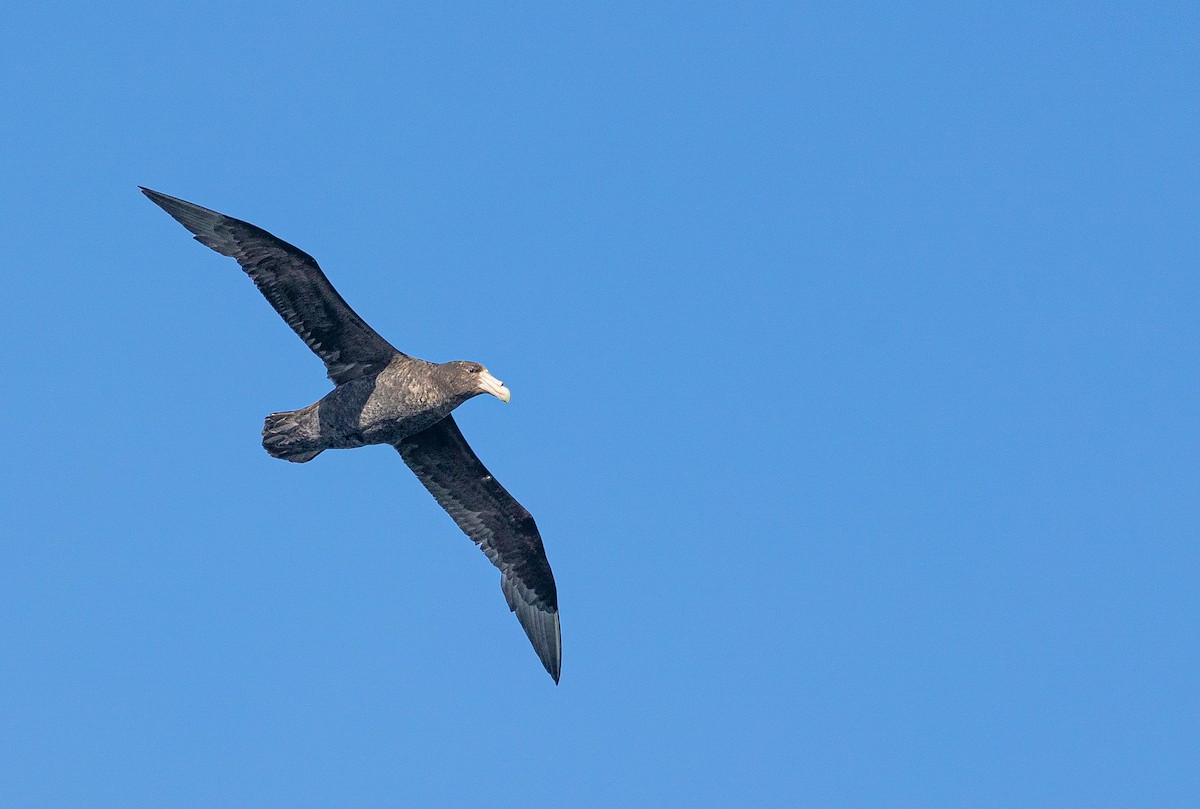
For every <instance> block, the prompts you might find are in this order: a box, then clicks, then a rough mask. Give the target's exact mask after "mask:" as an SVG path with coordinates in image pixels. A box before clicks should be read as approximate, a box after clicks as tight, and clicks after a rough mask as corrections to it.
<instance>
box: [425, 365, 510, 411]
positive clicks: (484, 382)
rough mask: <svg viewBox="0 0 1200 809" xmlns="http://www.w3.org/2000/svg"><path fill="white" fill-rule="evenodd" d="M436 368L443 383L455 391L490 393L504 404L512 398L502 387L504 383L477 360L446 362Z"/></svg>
mask: <svg viewBox="0 0 1200 809" xmlns="http://www.w3.org/2000/svg"><path fill="white" fill-rule="evenodd" d="M438 370H439V376H440V377H441V378H442V380H443V384H448V385H450V386H451V387H452V388H453V389H454V391H455V392H457V393H464V394H466V395H467V396H468V397H470V396H475V395H477V394H480V393H490V394H492V395H493V396H495V397H496V398H497V399H499V400H500V401H502V402H504V403H505V404H507V403H508V400H509V399H510V398H512V393H510V392H509V390H508V388H506V387H504V383H503V382H501V381H500V380H499V379H497V378H496V377H494V376H492V375H491V374H489V373H488V370H487V368H484V367H483V366H482V365H480V364H479V363H477V362H464V361H462V360H458V361H455V362H447V363H443V364H442V365H440V366H439V368H438Z"/></svg>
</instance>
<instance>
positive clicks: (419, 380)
mask: <svg viewBox="0 0 1200 809" xmlns="http://www.w3.org/2000/svg"><path fill="white" fill-rule="evenodd" d="M142 192H143V193H144V194H145V195H146V196H147V197H149V198H150V199H151V200H152V201H153V202H154V203H155V204H157V205H158V206H159V207H161V208H162V209H163V210H165V211H166V212H167V213H169V214H170V215H171V216H172V217H174V218H175V219H176V220H177V221H178V222H179V223H180V224H182V225H183V226H184V227H185V228H187V229H188V230H189V231H191V232H192V234H194V235H195V237H196V240H197V241H199V242H200V243H201V244H204V245H206V246H207V247H211V248H212V249H213V250H216V251H217V252H218V253H221V254H223V255H226V256H231V257H233V258H234V259H236V260H237V262H238V264H240V265H241V267H242V269H243V270H245V271H246V274H247V275H249V276H250V278H251V279H253V281H254V283H255V285H256V286H257V287H258V289H259V291H261V292H262V294H263V295H264V296H265V297H266V299H267V300H268V301H270V303H271V305H272V306H273V307H275V310H276V311H277V312H279V314H280V315H281V316H282V317H283V319H284V320H285V321H286V322H287V324H288V325H289V326H291V327H292V330H293V331H295V332H296V334H298V335H299V336H300V338H301V339H302V340H304V342H305V343H306V344H307V345H308V347H309V348H311V349H312V350H313V351H314V352H315V353H316V354H317V356H318V357H320V358H321V360H322V361H323V362H324V363H325V367H326V370H327V372H328V376H329V379H330V380H331V381H332V382H333V384H334V386H335V387H334V389H333V390H332V391H330V393H329V394H327V395H326V396H324V397H323V398H322V399H321V400H320V401H317V402H314V403H313V404H311V405H309V406H308V407H303V408H300V409H299V410H293V411H288V412H285V413H272V414H271V415H269V416H267V419H266V423H265V425H264V428H263V446H264V447H265V448H266V450H267V452H269V453H270V454H271V455H272V456H274V457H277V458H283V459H285V460H289V461H293V462H297V463H304V462H306V461H309V460H312V459H313V458H315V457H316V456H317V455H319V454H320V453H321V452H323V451H324V450H326V449H341V448H348V447H358V446H363V445H366V444H383V443H386V444H392V445H393V446H395V447H396V449H397V450H398V451H399V452H400V456H401V457H402V458H403V459H404V462H405V463H406V464H408V466H409V468H411V469H412V470H413V472H415V473H416V475H417V478H418V479H419V480H420V481H421V483H423V484H424V485H425V488H427V489H428V490H429V491H430V493H431V494H433V496H434V498H435V499H436V500H437V501H438V503H440V504H441V505H442V507H443V508H445V509H446V511H447V512H448V513H449V514H450V516H451V517H452V518H453V519H454V521H455V522H456V523H457V524H458V526H459V528H461V529H462V530H463V532H464V533H466V535H467V536H468V537H470V538H471V539H472V540H473V541H474V542H475V544H476V545H478V546H479V548H480V549H481V550H482V551H483V552H484V553H485V554H486V555H487V557H488V559H490V560H491V561H492V564H494V565H495V566H496V567H498V568H500V572H501V576H500V584H501V589H502V590H503V592H504V597H505V599H506V600H507V601H508V606H509V608H510V609H511V610H512V611H513V612H515V613H516V615H517V619H518V620H519V621H520V622H521V626H522V627H523V628H524V629H525V633H526V634H527V635H528V636H529V640H530V641H531V642H532V643H533V648H534V650H535V651H536V652H537V654H538V657H539V658H540V659H541V661H542V664H543V665H544V666H545V667H546V671H548V672H549V673H550V676H551V677H553V678H554V681H555V682H558V678H559V673H560V670H561V666H562V640H561V635H560V629H559V618H558V596H557V591H556V588H555V585H554V574H553V573H552V572H551V570H550V563H549V561H548V560H547V559H546V552H545V549H544V548H543V547H542V538H541V535H540V534H539V533H538V530H537V525H536V524H535V523H534V521H533V517H532V516H531V515H530V514H529V512H528V511H526V510H525V508H524V507H523V506H522V505H521V504H520V503H518V502H517V501H516V499H515V498H513V496H512V495H510V494H509V493H508V491H507V490H505V488H504V487H503V486H501V485H500V483H499V482H498V481H496V479H495V478H493V477H492V475H491V474H490V473H489V472H488V470H487V468H486V467H485V466H484V465H483V464H482V463H481V462H480V460H479V458H478V457H476V455H475V453H474V452H473V451H472V450H471V447H470V446H469V445H468V444H467V441H466V439H465V438H463V435H462V433H461V432H460V431H459V429H458V425H457V424H455V422H454V419H453V417H452V416H451V415H450V411H452V410H453V409H454V408H455V407H458V405H460V404H462V402H464V401H466V400H467V399H469V398H471V397H472V396H476V395H478V394H480V393H491V394H493V395H495V396H497V397H498V398H500V399H501V400H502V401H506V402H507V401H508V396H509V393H508V389H507V388H505V387H504V385H503V383H501V382H500V381H499V380H497V379H496V378H495V377H493V376H492V375H491V374H490V373H488V372H487V370H486V369H485V368H484V367H483V366H481V365H479V364H478V363H471V362H448V363H441V364H437V363H430V362H426V361H425V360H421V359H417V358H416V357H410V356H408V355H407V354H404V353H402V352H400V351H398V350H397V349H396V348H394V347H393V346H392V345H391V344H390V343H388V342H387V341H386V340H384V339H383V338H382V337H380V336H379V334H377V333H376V332H375V330H374V329H372V328H371V327H370V326H368V325H367V324H366V322H364V321H363V319H362V318H360V317H359V316H358V315H357V314H355V312H354V310H353V309H351V308H350V306H349V305H348V304H347V303H346V301H345V300H343V299H342V296H341V295H339V294H338V292H337V290H336V289H334V288H333V285H332V284H330V283H329V279H327V278H326V277H325V273H323V272H322V271H321V268H320V267H319V266H317V262H316V261H314V260H313V258H312V257H311V256H309V255H308V254H307V253H305V252H303V251H302V250H299V249H298V248H296V247H293V246H292V245H290V244H288V243H287V242H284V241H282V240H281V239H278V238H276V237H275V236H272V235H271V234H270V233H267V232H266V231H265V230H262V229H261V228H258V227H255V226H254V225H251V224H249V223H247V222H242V221H241V220H238V219H233V218H231V217H228V216H225V215H224V214H220V213H217V212H216V211H210V210H208V209H207V208H202V207H200V206H199V205H193V204H192V203H190V202H185V201H184V200H181V199H176V198H175V197H169V196H167V195H166V194H160V193H158V192H157V191H151V190H149V189H147V188H142Z"/></svg>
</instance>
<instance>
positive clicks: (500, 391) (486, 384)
mask: <svg viewBox="0 0 1200 809" xmlns="http://www.w3.org/2000/svg"><path fill="white" fill-rule="evenodd" d="M479 390H481V391H483V392H484V393H490V394H492V395H493V396H495V397H496V398H497V399H499V400H500V401H502V402H504V403H505V404H508V400H509V399H511V398H512V392H511V391H510V390H509V389H508V388H506V387H504V383H503V382H501V381H500V380H499V379H497V378H496V377H494V376H492V375H491V374H489V373H488V372H487V371H484V372H483V373H481V374H480V375H479Z"/></svg>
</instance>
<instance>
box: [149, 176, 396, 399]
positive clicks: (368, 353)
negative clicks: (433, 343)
mask: <svg viewBox="0 0 1200 809" xmlns="http://www.w3.org/2000/svg"><path fill="white" fill-rule="evenodd" d="M140 187H141V186H139V188H140ZM142 193H143V194H145V195H146V196H147V197H149V198H150V199H151V200H152V201H153V202H154V203H155V204H156V205H158V206H159V207H160V208H162V209H163V210H164V211H166V212H167V213H169V214H170V215H171V216H173V217H174V218H175V219H176V221H178V222H179V223H180V224H181V225H183V226H184V227H185V228H187V229H188V230H190V231H191V232H192V233H193V234H194V235H195V237H196V241H198V242H200V243H201V244H203V245H205V246H206V247H211V248H212V249H213V250H216V251H217V252H218V253H221V254H223V255H226V256H232V257H233V258H235V259H237V263H238V264H240V265H242V269H243V270H245V271H246V274H247V275H249V276H250V278H251V279H253V280H254V283H255V285H256V286H257V287H258V289H259V291H260V292H262V294H263V295H264V296H265V297H266V299H267V300H268V301H270V302H271V305H272V306H274V307H275V311H276V312H278V313H279V314H280V315H281V316H282V317H283V319H284V320H286V321H287V324H288V325H289V326H291V327H292V330H293V331H295V332H296V334H298V335H300V339H302V340H303V341H304V342H305V343H307V344H308V347H309V348H311V349H312V350H313V351H314V352H315V353H316V355H317V356H318V357H320V358H321V359H322V361H324V363H325V368H326V369H327V371H328V374H329V378H330V379H331V380H333V383H334V384H335V385H340V384H342V383H343V382H349V381H350V380H351V379H357V378H358V377H360V376H371V375H373V374H376V373H378V372H379V371H382V370H383V369H384V368H385V367H386V366H387V364H388V363H389V362H390V361H391V360H392V358H393V357H394V356H396V355H397V354H399V353H400V352H398V351H397V350H396V349H395V348H393V347H392V345H391V344H390V343H388V341H387V340H384V339H383V338H382V337H380V336H379V335H378V334H377V333H376V332H375V330H374V329H372V328H371V327H370V326H368V325H367V324H366V322H365V321H363V319H362V318H361V317H359V316H358V315H357V314H356V313H355V312H354V310H353V309H351V308H350V305H349V304H347V303H346V301H344V300H343V299H342V296H341V295H339V294H338V291H337V290H336V289H334V288H333V285H332V284H330V283H329V279H328V278H326V277H325V273H323V272H321V268H320V267H318V266H317V262H316V261H315V260H314V259H313V257H312V256H310V255H308V253H305V252H304V251H303V250H300V249H299V248H296V247H293V246H292V245H290V244H288V243H287V242H285V241H283V240H282V239H277V238H275V237H274V236H272V235H271V234H270V233H267V232H266V231H265V230H263V229H262V228H258V227H255V226H254V225H251V224H250V223H248V222H243V221H241V220H240V219H234V218H232V217H229V216H225V215H224V214H219V213H217V212H216V211H210V210H209V209H208V208H201V207H200V206H199V205H193V204H192V203H190V202H185V201H183V200H181V199H176V198H175V197H169V196H167V195H166V194H160V193H158V192H157V191H151V190H150V189H149V188H142Z"/></svg>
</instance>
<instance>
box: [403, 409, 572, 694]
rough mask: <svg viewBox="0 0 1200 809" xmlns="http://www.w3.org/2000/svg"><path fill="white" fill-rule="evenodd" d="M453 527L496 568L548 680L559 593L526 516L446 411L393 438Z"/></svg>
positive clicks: (556, 641) (555, 648)
mask: <svg viewBox="0 0 1200 809" xmlns="http://www.w3.org/2000/svg"><path fill="white" fill-rule="evenodd" d="M396 449H398V450H399V451H400V455H401V457H403V458H404V462H405V463H407V464H408V466H409V468H411V469H412V470H413V472H415V473H416V475H417V477H418V478H419V479H420V481H421V483H423V484H424V485H425V488H426V489H429V492H430V493H431V494H432V495H433V496H434V498H435V499H436V500H437V501H438V503H440V504H441V505H442V508H444V509H446V511H447V512H449V514H450V516H451V517H453V518H454V521H455V522H456V523H458V527H459V528H461V529H462V530H463V532H464V533H466V535H467V536H469V537H470V538H471V539H472V540H474V542H475V544H476V545H478V546H479V548H480V550H482V551H483V552H484V553H485V554H487V557H488V559H491V560H492V564H494V565H495V566H496V567H498V568H500V574H501V575H500V588H501V589H502V590H503V591H504V597H505V599H507V601H508V607H509V609H511V610H512V611H513V612H515V613H516V614H517V620H518V621H520V622H521V626H522V627H523V628H524V629H525V634H526V635H528V636H529V640H530V642H531V643H533V648H534V650H535V651H536V652H537V654H538V657H539V658H541V660H542V665H544V666H545V667H546V671H548V672H550V676H551V677H553V678H554V682H556V683H557V682H558V675H559V671H560V670H561V668H562V636H561V633H560V631H559V623H558V592H557V590H556V589H555V587H554V574H553V573H552V572H551V571H550V562H549V561H548V560H547V559H546V551H545V549H544V548H543V547H542V537H541V535H540V534H539V533H538V529H537V525H535V524H534V522H533V517H532V516H531V515H530V514H529V512H528V511H526V510H525V508H524V507H523V506H522V505H521V504H520V503H518V502H517V501H516V499H515V498H513V496H512V495H511V494H509V493H508V492H507V491H506V490H505V489H504V487H503V486H501V485H500V483H499V482H498V481H497V480H496V479H495V478H493V477H492V475H491V473H490V472H488V470H487V468H486V467H485V466H484V465H483V464H482V463H481V462H480V460H479V458H478V457H476V455H475V453H474V452H473V451H472V450H471V447H470V446H469V445H468V444H467V440H466V439H465V438H463V434H462V432H461V431H460V430H459V429H458V425H457V424H455V423H454V418H453V417H452V416H446V418H444V419H442V420H441V421H439V422H438V423H437V424H435V425H433V426H432V427H428V428H426V429H425V430H422V431H421V432H419V433H417V434H415V435H411V436H409V437H408V438H405V439H404V440H403V441H401V442H400V443H398V444H396Z"/></svg>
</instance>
